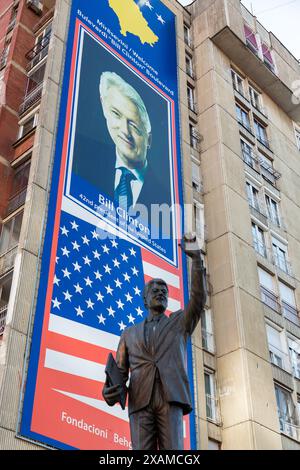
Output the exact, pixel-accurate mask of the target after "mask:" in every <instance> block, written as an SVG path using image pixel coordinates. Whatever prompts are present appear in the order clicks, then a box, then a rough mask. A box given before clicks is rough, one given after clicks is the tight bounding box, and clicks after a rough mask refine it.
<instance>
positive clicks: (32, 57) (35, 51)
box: [25, 31, 51, 71]
mask: <svg viewBox="0 0 300 470" xmlns="http://www.w3.org/2000/svg"><path fill="white" fill-rule="evenodd" d="M50 37H51V31H49V33H47V34H46V35H45V36H44V37H43V39H41V41H39V42H38V43H37V44H36V45H35V46H34V47H33V48H32V49H30V51H28V52H27V54H26V55H25V57H26V59H27V60H28V61H29V62H28V64H27V71H29V70H31V69H32V68H33V67H34V66H35V65H37V64H38V63H39V62H40V61H41V60H42V59H43V58H44V57H46V55H47V54H48V49H49V43H50Z"/></svg>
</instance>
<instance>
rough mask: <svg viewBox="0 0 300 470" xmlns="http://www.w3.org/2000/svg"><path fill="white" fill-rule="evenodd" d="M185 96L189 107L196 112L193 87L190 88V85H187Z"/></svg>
mask: <svg viewBox="0 0 300 470" xmlns="http://www.w3.org/2000/svg"><path fill="white" fill-rule="evenodd" d="M187 98H188V106H189V109H190V110H192V111H193V112H194V113H196V112H197V110H196V103H195V91H194V88H191V87H190V86H188V87H187Z"/></svg>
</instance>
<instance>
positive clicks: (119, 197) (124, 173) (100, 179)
mask: <svg viewBox="0 0 300 470" xmlns="http://www.w3.org/2000/svg"><path fill="white" fill-rule="evenodd" d="M127 75H128V73H127ZM135 80H136V78H135ZM143 86H144V89H145V88H146V87H147V85H145V84H144V83H143ZM97 88H98V90H99V91H98V90H97V91H98V93H99V94H98V96H97V97H96V96H95V98H94V100H95V101H96V102H94V103H93V104H92V102H91V105H93V106H97V108H99V109H98V113H99V115H100V116H99V129H98V133H97V136H98V138H96V139H95V137H94V136H93V137H92V138H91V137H89V136H88V135H81V136H80V138H77V142H76V145H75V151H74V154H75V156H74V163H73V172H74V173H75V174H76V175H78V176H79V177H80V178H82V179H83V180H85V182H87V183H89V184H90V185H92V186H93V188H95V189H97V190H98V192H99V193H100V194H102V195H104V196H105V197H107V198H109V199H110V200H111V201H113V202H114V204H115V206H120V207H122V208H123V209H125V210H129V208H133V209H134V208H135V206H136V205H137V204H143V205H144V206H145V207H146V208H147V210H148V214H149V217H150V213H151V204H159V205H161V204H168V205H169V206H170V205H171V190H170V168H169V155H168V152H165V148H166V145H163V144H162V145H161V146H160V145H159V139H162V141H163V140H164V141H166V138H167V136H168V126H167V116H164V119H165V120H166V125H165V126H164V127H163V128H162V127H160V128H158V125H157V124H158V123H157V122H155V124H154V126H153V125H152V123H151V121H152V122H153V120H154V121H155V109H153V107H152V106H151V98H150V96H151V95H150V94H149V92H148V96H147V101H148V104H147V105H146V104H145V102H144V100H143V99H142V97H141V95H140V94H139V93H138V92H137V90H136V89H135V88H134V87H133V86H132V85H131V84H130V83H129V82H128V81H127V80H125V79H124V78H123V77H122V76H121V75H120V74H118V73H116V72H115V71H113V72H112V71H104V72H101V73H100V74H99V76H98V87H97ZM147 88H149V87H147ZM152 94H153V92H152ZM148 107H150V108H151V111H152V117H151V118H150V116H149V112H148V109H147V108H148ZM87 118H88V116H87ZM153 127H154V128H155V129H154V133H153ZM86 134H87V133H86ZM153 134H155V136H154V135H153ZM154 137H155V139H156V142H155V145H153V139H154ZM161 149H164V150H163V151H161Z"/></svg>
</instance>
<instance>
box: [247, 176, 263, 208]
mask: <svg viewBox="0 0 300 470" xmlns="http://www.w3.org/2000/svg"><path fill="white" fill-rule="evenodd" d="M246 189H247V198H248V202H249V204H250V206H251V207H254V209H256V210H258V211H259V212H260V205H259V192H258V189H256V188H255V187H254V186H252V184H250V183H248V182H247V183H246Z"/></svg>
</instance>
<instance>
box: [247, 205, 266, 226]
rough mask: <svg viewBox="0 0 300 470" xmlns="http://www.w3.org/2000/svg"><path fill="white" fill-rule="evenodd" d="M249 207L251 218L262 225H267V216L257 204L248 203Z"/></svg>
mask: <svg viewBox="0 0 300 470" xmlns="http://www.w3.org/2000/svg"><path fill="white" fill-rule="evenodd" d="M249 207H250V212H251V215H253V217H255V218H256V219H258V220H259V221H260V222H262V223H263V224H264V225H267V223H268V217H267V214H266V213H265V212H264V210H263V209H262V208H261V207H260V205H259V204H258V203H255V202H252V201H249Z"/></svg>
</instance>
